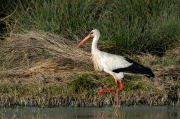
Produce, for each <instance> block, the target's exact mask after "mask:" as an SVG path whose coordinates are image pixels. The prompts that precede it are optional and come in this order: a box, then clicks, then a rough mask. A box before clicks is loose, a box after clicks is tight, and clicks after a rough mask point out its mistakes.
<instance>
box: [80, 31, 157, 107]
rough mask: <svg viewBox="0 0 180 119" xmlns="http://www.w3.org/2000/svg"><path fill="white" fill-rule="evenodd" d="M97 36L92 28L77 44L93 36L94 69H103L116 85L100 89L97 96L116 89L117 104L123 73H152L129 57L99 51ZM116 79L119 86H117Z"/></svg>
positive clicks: (149, 76) (98, 34)
mask: <svg viewBox="0 0 180 119" xmlns="http://www.w3.org/2000/svg"><path fill="white" fill-rule="evenodd" d="M99 37H100V32H99V31H98V30H97V29H94V30H92V31H91V32H90V34H89V35H88V36H87V37H86V38H84V40H82V41H81V42H80V43H79V45H78V46H80V45H81V44H83V43H84V42H86V41H87V40H88V39H90V38H93V41H92V46H91V54H92V60H93V63H94V68H95V70H99V71H101V70H104V71H105V72H106V73H109V74H111V75H112V76H113V77H114V79H115V81H116V85H117V87H116V88H113V89H101V90H100V91H99V92H98V96H100V94H102V93H103V92H104V91H111V90H116V91H117V106H118V100H119V90H122V89H123V85H122V82H121V80H122V79H123V77H124V74H141V75H145V76H146V77H148V78H150V79H153V78H154V74H153V73H152V71H151V69H150V68H149V67H146V66H143V65H140V64H138V63H136V62H134V61H133V60H131V59H128V58H126V57H122V56H118V55H114V54H109V53H106V52H103V51H100V50H99V49H98V48H97V42H98V40H99ZM118 81H119V83H120V86H121V87H120V88H119V87H118Z"/></svg>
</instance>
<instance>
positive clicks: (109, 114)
mask: <svg viewBox="0 0 180 119" xmlns="http://www.w3.org/2000/svg"><path fill="white" fill-rule="evenodd" d="M0 118H1V119H4V118H9V119H10V118H16V119H17V118H18V119H27V118H29V119H30V118H36V119H37V118H39V119H42V118H43V119H98V118H99V119H179V118H180V108H178V107H170V106H152V107H150V106H129V107H127V106H123V107H122V108H119V109H117V108H114V107H104V108H94V107H93V108H87V107H86V108H72V107H66V108H65V107H56V108H38V107H15V108H0Z"/></svg>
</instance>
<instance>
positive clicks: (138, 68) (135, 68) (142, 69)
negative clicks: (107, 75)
mask: <svg viewBox="0 0 180 119" xmlns="http://www.w3.org/2000/svg"><path fill="white" fill-rule="evenodd" d="M126 60H127V61H128V62H130V63H132V65H131V66H129V67H125V68H118V69H114V70H113V72H115V73H119V72H124V73H132V74H142V75H145V76H146V77H148V78H149V79H151V80H152V79H153V78H154V76H155V75H154V74H153V72H152V71H151V69H150V68H149V67H146V66H143V65H140V64H138V63H136V62H134V61H133V60H131V59H128V58H126Z"/></svg>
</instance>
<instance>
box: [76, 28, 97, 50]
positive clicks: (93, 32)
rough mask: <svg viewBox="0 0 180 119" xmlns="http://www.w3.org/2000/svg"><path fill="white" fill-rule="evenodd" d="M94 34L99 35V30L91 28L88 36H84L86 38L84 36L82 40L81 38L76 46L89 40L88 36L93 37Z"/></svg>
mask: <svg viewBox="0 0 180 119" xmlns="http://www.w3.org/2000/svg"><path fill="white" fill-rule="evenodd" d="M96 35H100V33H99V31H98V30H97V29H94V30H92V31H91V32H90V33H89V35H88V36H86V38H84V40H82V41H81V42H80V43H79V45H78V46H80V45H82V44H83V43H84V42H86V41H87V40H89V39H90V38H93V37H95V36H96Z"/></svg>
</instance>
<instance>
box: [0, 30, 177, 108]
mask: <svg viewBox="0 0 180 119" xmlns="http://www.w3.org/2000/svg"><path fill="white" fill-rule="evenodd" d="M87 47H88V48H87V49H90V47H89V45H87ZM179 49H180V48H179ZM179 49H177V50H174V53H175V56H176V57H174V58H177V59H178V58H179ZM70 51H72V52H70ZM0 52H1V54H0V59H1V60H0V66H1V71H0V76H1V79H0V85H1V86H0V105H1V106H13V105H21V106H42V107H43V106H74V107H84V106H95V107H101V106H106V105H115V104H116V93H115V92H113V91H112V92H106V93H103V94H102V95H101V96H100V97H97V93H98V91H99V90H100V89H101V88H110V87H114V79H113V78H112V77H111V76H109V75H107V74H106V73H97V72H95V71H94V69H93V65H92V62H91V59H90V52H88V50H87V51H84V50H83V49H82V48H78V47H77V45H76V44H75V43H74V41H71V40H68V39H64V38H63V37H61V36H59V35H55V34H48V33H44V32H43V33H34V32H28V33H27V34H12V35H11V36H10V37H9V38H7V42H5V43H4V44H1V49H0ZM169 54H170V53H169ZM171 54H173V53H171ZM138 57H140V58H139V60H140V61H141V62H142V63H143V64H146V65H147V66H150V67H151V68H152V69H154V73H155V75H156V76H155V78H154V80H153V81H149V80H148V79H146V78H145V77H141V78H140V77H138V80H136V79H137V78H135V77H133V78H131V79H129V80H128V81H124V82H123V84H125V88H124V90H123V91H120V94H119V104H120V105H177V106H180V68H179V66H171V67H167V66H165V67H164V68H162V67H161V68H157V67H158V66H157V65H151V64H153V63H154V62H158V61H157V60H159V59H156V58H155V56H152V55H150V54H144V55H142V56H138ZM143 58H144V59H143ZM155 59H156V60H155ZM127 79H128V78H127Z"/></svg>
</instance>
